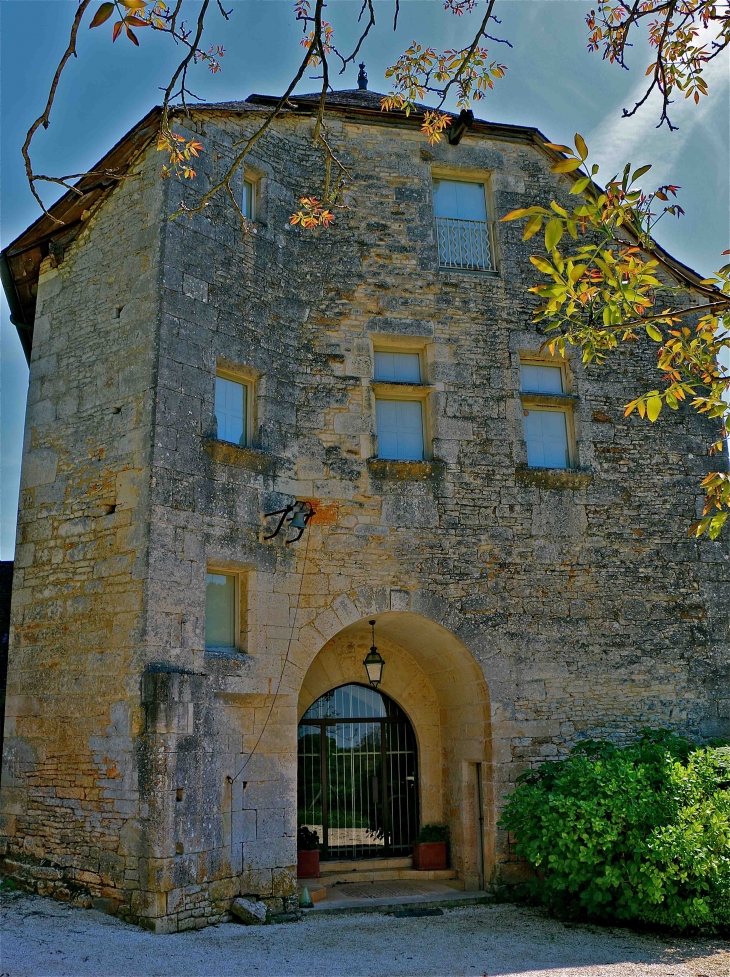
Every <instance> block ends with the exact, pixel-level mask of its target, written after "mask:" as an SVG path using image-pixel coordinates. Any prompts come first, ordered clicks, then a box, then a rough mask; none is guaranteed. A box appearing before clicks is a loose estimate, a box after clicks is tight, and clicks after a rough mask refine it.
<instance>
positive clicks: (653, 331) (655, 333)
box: [646, 322, 664, 343]
mask: <svg viewBox="0 0 730 977" xmlns="http://www.w3.org/2000/svg"><path fill="white" fill-rule="evenodd" d="M646 332H647V335H648V336H649V338H650V339H653V340H654V342H656V343H661V342H662V341H663V340H664V336H662V334H661V333H660V332H659V330H658V329H657V327H656V326H654V325H652V323H651V322H647V324H646Z"/></svg>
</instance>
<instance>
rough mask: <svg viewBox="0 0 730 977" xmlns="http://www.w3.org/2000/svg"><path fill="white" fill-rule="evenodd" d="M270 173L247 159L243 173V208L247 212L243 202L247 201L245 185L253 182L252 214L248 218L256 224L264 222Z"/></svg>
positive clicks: (241, 189)
mask: <svg viewBox="0 0 730 977" xmlns="http://www.w3.org/2000/svg"><path fill="white" fill-rule="evenodd" d="M267 177H268V174H267V173H266V171H265V170H263V169H261V168H260V167H258V166H255V165H253V164H252V163H251V162H250V161H249V160H247V161H246V163H245V164H244V167H243V172H242V174H241V185H240V194H241V200H240V202H241V210H242V211H244V213H245V208H244V207H243V204H244V203H245V199H244V195H245V185H246V183H250V184H251V216H250V217H248V218H247V220H250V221H252V222H253V223H254V224H263V223H264V215H265V209H266V207H265V205H266V180H267Z"/></svg>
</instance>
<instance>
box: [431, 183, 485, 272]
mask: <svg viewBox="0 0 730 977" xmlns="http://www.w3.org/2000/svg"><path fill="white" fill-rule="evenodd" d="M433 205H434V212H435V215H436V234H437V238H438V246H439V264H440V266H441V267H442V268H464V269H467V270H470V271H493V270H494V267H495V265H494V256H493V253H492V243H491V240H490V232H489V223H488V221H487V197H486V187H485V185H484V183H464V182H460V181H457V180H438V179H437V180H434V184H433Z"/></svg>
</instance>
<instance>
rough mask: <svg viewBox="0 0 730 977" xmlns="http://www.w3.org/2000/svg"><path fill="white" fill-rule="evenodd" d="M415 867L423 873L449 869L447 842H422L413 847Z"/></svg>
mask: <svg viewBox="0 0 730 977" xmlns="http://www.w3.org/2000/svg"><path fill="white" fill-rule="evenodd" d="M413 867H414V868H417V869H420V870H421V871H422V872H423V871H426V870H427V869H430V870H433V869H440V868H447V867H448V860H447V858H446V842H445V841H421V842H417V843H416V844H415V845H414V846H413Z"/></svg>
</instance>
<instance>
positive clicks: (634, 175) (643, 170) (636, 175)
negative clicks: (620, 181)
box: [631, 163, 651, 183]
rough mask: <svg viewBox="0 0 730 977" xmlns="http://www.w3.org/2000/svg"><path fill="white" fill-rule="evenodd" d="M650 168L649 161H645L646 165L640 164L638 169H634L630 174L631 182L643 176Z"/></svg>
mask: <svg viewBox="0 0 730 977" xmlns="http://www.w3.org/2000/svg"><path fill="white" fill-rule="evenodd" d="M650 169H651V163H647V164H646V166H640V167H639V168H638V170H634V172H633V173H632V174H631V182H632V183H633V182H634V180H638V179H639V177H640V176H643V175H644V174H645V173H647V172H648V171H649V170H650Z"/></svg>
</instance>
